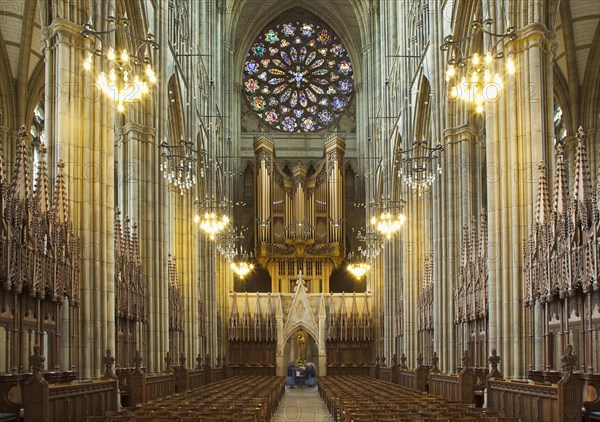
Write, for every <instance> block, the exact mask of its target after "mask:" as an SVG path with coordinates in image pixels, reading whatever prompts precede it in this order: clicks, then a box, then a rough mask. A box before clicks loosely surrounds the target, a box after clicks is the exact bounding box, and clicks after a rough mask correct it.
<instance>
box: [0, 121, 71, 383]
mask: <svg viewBox="0 0 600 422" xmlns="http://www.w3.org/2000/svg"><path fill="white" fill-rule="evenodd" d="M18 136H19V140H18V142H19V145H18V149H17V156H16V160H15V164H14V173H13V178H12V182H11V183H10V184H9V183H8V182H7V181H6V180H5V179H4V175H3V172H2V167H3V162H2V157H0V211H1V216H0V284H1V285H2V289H1V290H0V303H1V304H2V306H1V307H0V324H1V325H2V328H3V330H0V334H1V335H2V336H3V338H2V342H4V344H5V346H6V347H5V348H3V353H2V354H1V356H0V362H1V364H0V366H1V367H2V370H3V371H4V372H13V373H14V372H23V371H25V370H27V369H28V365H27V359H28V357H29V356H30V355H31V354H32V352H33V345H34V344H40V345H41V351H42V353H44V354H45V355H46V357H47V360H46V368H50V369H57V370H60V369H63V370H70V369H72V368H75V367H76V366H77V359H76V353H75V350H74V347H75V344H74V341H73V340H74V333H75V332H76V331H77V311H76V310H74V308H75V307H77V306H78V305H79V244H78V239H77V237H76V236H75V235H74V233H73V226H72V222H71V218H70V212H69V206H68V203H69V201H68V198H67V192H66V183H65V175H64V173H63V168H64V164H63V163H62V161H60V162H59V163H58V168H57V170H56V173H55V185H54V194H53V195H52V198H50V196H51V195H50V186H49V181H48V179H49V178H48V168H47V164H46V149H45V148H44V146H41V147H40V150H39V152H40V154H39V161H38V162H37V166H36V168H35V170H34V169H33V168H32V166H31V161H32V157H31V153H30V149H29V147H28V146H27V142H26V138H27V132H26V129H25V127H24V126H23V127H21V130H20V131H19V135H18ZM34 177H35V183H33V184H32V179H33V178H34ZM65 301H66V303H65ZM65 304H68V308H67V312H68V313H69V316H68V318H65V315H64V310H62V307H63V305H65ZM64 320H67V321H69V322H68V323H63V322H62V321H64ZM61 338H62V340H61ZM61 343H62V344H61ZM65 344H68V347H65Z"/></svg>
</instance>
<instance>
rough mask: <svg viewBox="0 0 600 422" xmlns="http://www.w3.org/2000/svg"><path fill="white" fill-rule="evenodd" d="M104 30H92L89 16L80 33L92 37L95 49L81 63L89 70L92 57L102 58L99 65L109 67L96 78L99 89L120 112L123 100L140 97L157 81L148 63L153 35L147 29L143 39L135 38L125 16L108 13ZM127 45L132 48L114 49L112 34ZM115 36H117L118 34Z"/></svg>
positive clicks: (123, 105) (123, 106) (123, 103)
mask: <svg viewBox="0 0 600 422" xmlns="http://www.w3.org/2000/svg"><path fill="white" fill-rule="evenodd" d="M106 24H107V29H106V30H95V29H94V21H93V19H92V17H90V19H89V20H88V22H86V23H85V24H84V25H83V30H82V31H81V35H82V36H83V37H84V38H90V37H93V38H94V40H95V46H94V51H93V52H90V53H88V54H87V56H86V58H85V59H84V62H83V68H84V69H85V70H86V71H90V72H91V71H92V68H93V65H94V60H93V56H94V55H95V56H98V57H101V58H102V59H103V61H104V63H103V64H102V65H101V67H102V68H107V69H108V74H107V73H106V72H104V71H102V72H100V73H99V74H98V76H97V77H96V84H97V85H98V88H99V89H100V90H101V91H102V92H103V93H104V94H105V95H106V96H107V97H108V98H110V99H112V100H113V101H114V102H115V103H116V104H117V109H118V110H119V111H120V112H124V111H125V103H131V102H135V101H138V100H140V99H142V98H143V97H144V96H145V95H146V94H147V93H148V92H149V91H150V86H151V85H154V84H156V82H157V79H156V73H155V72H154V69H153V68H152V65H151V63H150V51H151V50H152V49H158V43H157V42H156V41H155V39H154V35H152V34H151V33H150V32H147V36H146V38H145V39H142V38H138V37H136V36H135V35H133V33H131V31H130V30H129V28H130V21H129V19H128V18H127V15H125V16H124V17H122V18H116V17H114V16H112V15H111V16H109V17H108V19H107V20H106ZM113 33H114V38H115V39H116V38H118V39H120V40H122V41H123V42H124V44H125V45H128V46H129V47H131V48H132V50H128V49H127V48H123V49H121V50H120V51H117V50H116V49H115V47H114V46H113V42H112V40H111V37H112V34H113ZM117 35H118V36H117Z"/></svg>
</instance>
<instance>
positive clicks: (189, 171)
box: [158, 139, 198, 195]
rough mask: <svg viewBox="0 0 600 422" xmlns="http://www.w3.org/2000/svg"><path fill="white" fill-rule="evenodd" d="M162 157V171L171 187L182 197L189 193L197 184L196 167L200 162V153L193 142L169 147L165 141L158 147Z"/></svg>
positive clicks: (182, 141)
mask: <svg viewBox="0 0 600 422" xmlns="http://www.w3.org/2000/svg"><path fill="white" fill-rule="evenodd" d="M158 149H159V151H160V156H161V157H164V161H163V162H162V163H161V164H160V170H161V171H162V172H163V176H164V178H165V179H166V180H167V182H168V183H169V185H170V186H171V187H172V188H173V189H174V190H175V191H176V192H179V193H180V194H181V195H183V194H185V193H186V192H188V191H189V190H190V189H191V188H192V187H193V186H194V185H195V184H196V182H197V180H196V173H195V167H196V162H197V161H198V152H197V151H196V150H195V149H194V148H193V144H192V142H191V141H184V140H183V139H182V140H180V141H179V143H178V144H176V145H169V144H167V141H163V142H161V143H160V144H159V145H158Z"/></svg>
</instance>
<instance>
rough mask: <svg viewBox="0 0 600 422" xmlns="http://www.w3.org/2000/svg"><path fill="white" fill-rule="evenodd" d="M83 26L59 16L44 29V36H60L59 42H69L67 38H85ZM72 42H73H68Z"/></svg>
mask: <svg viewBox="0 0 600 422" xmlns="http://www.w3.org/2000/svg"><path fill="white" fill-rule="evenodd" d="M82 30H83V27H82V26H81V25H78V24H76V23H74V22H71V21H70V20H67V19H62V18H57V19H54V20H53V21H52V23H51V24H50V25H49V26H47V27H45V28H43V29H42V35H43V37H44V38H50V37H53V36H58V38H59V42H68V41H67V40H69V41H70V40H72V39H79V40H83V39H84V38H83V36H82V35H81V31H82ZM68 43H69V44H72V42H68Z"/></svg>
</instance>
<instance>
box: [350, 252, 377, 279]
mask: <svg viewBox="0 0 600 422" xmlns="http://www.w3.org/2000/svg"><path fill="white" fill-rule="evenodd" d="M346 260H347V261H348V265H347V266H346V269H347V270H348V271H349V272H350V274H352V276H353V277H354V278H355V279H357V280H360V279H361V278H363V277H364V276H365V275H366V274H367V272H368V271H369V270H370V269H371V266H370V265H369V264H368V263H367V262H365V261H361V260H360V259H359V258H358V257H357V256H355V255H354V252H350V253H349V254H348V256H347V257H346Z"/></svg>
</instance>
